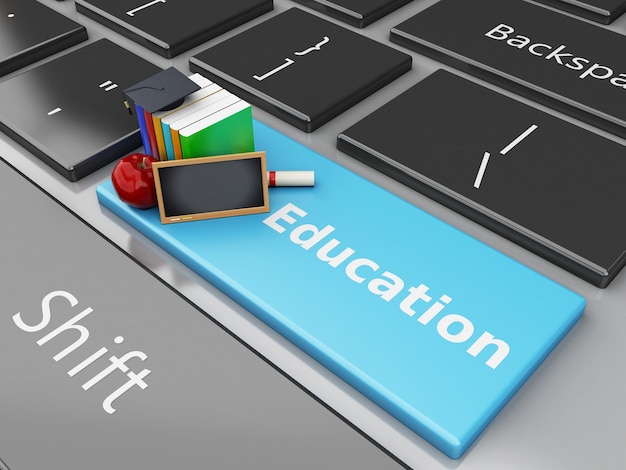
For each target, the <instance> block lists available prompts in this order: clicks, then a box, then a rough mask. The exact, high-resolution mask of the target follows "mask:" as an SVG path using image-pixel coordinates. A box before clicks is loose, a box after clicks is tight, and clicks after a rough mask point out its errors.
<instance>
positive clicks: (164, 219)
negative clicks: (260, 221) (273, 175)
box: [152, 152, 269, 224]
mask: <svg viewBox="0 0 626 470" xmlns="http://www.w3.org/2000/svg"><path fill="white" fill-rule="evenodd" d="M152 169H153V171H154V181H155V185H156V192H157V201H158V205H159V213H160V216H161V223H164V224H169V223H175V222H187V221H191V220H200V219H212V218H217V217H230V216H234V215H244V214H257V213H261V212H268V211H269V196H268V181H267V164H266V157H265V152H250V153H239V154H233V155H224V156H216V157H200V158H189V159H183V160H168V161H161V162H155V163H153V165H152Z"/></svg>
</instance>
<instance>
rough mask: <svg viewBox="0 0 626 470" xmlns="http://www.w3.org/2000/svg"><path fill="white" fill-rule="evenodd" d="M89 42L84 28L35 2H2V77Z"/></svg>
mask: <svg viewBox="0 0 626 470" xmlns="http://www.w3.org/2000/svg"><path fill="white" fill-rule="evenodd" d="M86 39H87V30H86V29H85V27H84V26H82V25H80V24H78V23H76V22H75V21H72V20H70V19H69V18H66V17H65V16H63V15H61V14H60V13H57V12H56V11H54V10H52V9H51V8H48V7H47V6H45V5H42V4H41V3H39V2H37V1H35V0H0V77H1V76H3V75H6V74H8V73H11V72H14V71H15V70H18V69H20V68H22V67H25V66H27V65H30V64H32V63H34V62H37V61H38V60H41V59H43V58H45V57H48V56H50V55H52V54H54V53H56V52H59V51H62V50H63V49H66V48H68V47H70V46H73V45H75V44H78V43H80V42H82V41H85V40H86Z"/></svg>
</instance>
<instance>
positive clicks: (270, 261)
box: [97, 122, 585, 458]
mask: <svg viewBox="0 0 626 470" xmlns="http://www.w3.org/2000/svg"><path fill="white" fill-rule="evenodd" d="M254 131H255V142H256V147H257V150H265V151H266V152H267V164H268V168H280V169H284V170H314V171H315V181H316V183H315V187H313V188H311V187H284V188H271V189H270V211H269V212H267V213H261V214H254V215H245V216H238V217H229V218H221V219H211V220H202V221H195V222H186V223H178V224H167V225H162V224H161V223H160V218H159V213H158V209H157V208H153V209H148V210H140V209H133V208H131V207H130V206H128V205H126V204H125V203H123V202H121V201H120V200H119V199H118V198H117V195H116V194H115V191H114V189H113V187H112V184H111V183H110V181H107V182H105V183H103V184H102V185H100V186H99V187H98V189H97V193H98V198H99V200H100V203H101V204H102V205H103V206H104V207H106V208H108V209H109V210H111V211H112V212H113V213H115V214H117V215H118V216H119V217H121V219H123V220H124V221H126V222H127V223H128V224H130V225H132V226H133V227H135V228H136V229H137V230H139V231H140V232H142V233H143V234H145V235H146V236H147V237H149V238H150V239H152V240H153V241H154V242H155V243H156V244H158V245H159V246H161V247H162V248H164V249H165V250H167V251H168V252H169V253H171V254H172V255H174V256H175V257H176V258H178V259H179V260H180V261H182V262H183V263H185V264H186V265H188V266H189V267H190V268H191V269H193V270H194V271H196V272H197V273H198V274H199V275H201V276H202V277H204V278H205V279H206V280H207V281H208V282H210V283H211V284H213V285H215V286H217V287H218V288H220V289H221V290H222V291H224V292H225V293H226V294H227V295H229V296H231V297H232V298H233V299H234V300H236V301H237V302H239V303H240V304H241V305H242V306H244V307H245V308H247V309H248V310H249V311H250V312H251V313H253V314H254V315H256V316H257V317H258V318H260V319H261V320H263V321H264V322H266V323H267V324H268V325H269V326H271V327H272V328H274V329H275V330H276V331H278V332H279V333H281V334H282V335H284V336H285V337H286V338H287V339H289V340H290V341H292V342H293V343H294V344H296V345H297V346H298V347H300V348H301V349H302V350H304V351H305V352H307V353H308V354H310V355H311V356H312V357H313V358H315V359H316V360H318V361H319V362H320V363H322V364H323V365H324V366H326V367H327V368H328V369H330V370H331V371H333V372H334V373H335V374H337V375H338V376H339V377H341V378H342V379H343V380H345V381H346V382H347V383H349V384H350V385H352V386H353V387H354V388H355V389H357V390H359V391H360V392H361V393H363V394H364V395H365V396H367V397H368V398H369V399H371V400H372V401H373V402H375V403H376V404H378V405H379V406H380V407H381V408H382V409H384V410H385V411H387V412H388V413H390V414H391V415H392V416H394V417H395V418H397V419H398V420H399V421H401V422H402V423H404V424H405V425H406V426H408V427H409V428H410V429H412V430H413V431H415V432H416V433H418V434H419V435H421V436H422V437H423V438H424V439H426V440H427V441H428V442H430V443H432V444H433V445H434V446H436V447H437V448H438V449H440V450H441V451H443V452H444V453H446V454H447V455H448V456H450V457H452V458H458V457H460V456H461V455H462V454H463V453H464V452H465V450H466V449H467V448H468V447H469V446H470V445H471V443H472V442H473V441H474V440H475V439H476V438H477V437H478V435H479V434H480V433H481V431H482V430H483V429H484V428H485V427H486V426H487V424H488V423H489V422H490V421H491V420H492V419H493V418H494V416H495V415H496V414H497V413H498V411H499V410H500V409H501V408H502V407H503V406H504V405H505V403H506V402H507V401H508V400H509V399H510V398H511V396H512V395H513V394H514V393H515V392H516V390H517V389H518V388H519V387H520V386H521V385H522V383H524V381H525V380H526V379H527V378H528V377H529V375H530V374H531V373H532V372H533V370H535V368H536V367H537V366H538V365H539V364H540V363H541V362H542V361H543V359H544V358H545V357H546V356H547V355H548V354H549V353H550V351H551V350H552V349H553V348H554V347H555V346H556V345H557V343H558V342H559V341H560V340H561V339H562V338H563V336H564V335H565V334H566V333H567V332H568V331H569V330H570V328H571V327H572V326H573V325H574V324H575V323H576V321H577V320H578V319H579V318H580V316H581V315H582V313H583V309H584V306H585V301H584V299H583V298H582V297H580V296H579V295H577V294H576V293H573V292H571V291H569V290H567V289H566V288H564V287H562V286H560V285H558V284H556V283H554V282H553V281H551V280H549V279H547V278H545V277H544V276H542V275H540V274H538V273H536V272H534V271H532V270H530V269H528V268H527V267H525V266H523V265H521V264H519V263H518V262H516V261H514V260H512V259H510V258H508V257H506V256H504V255H503V254H501V253H499V252H497V251H495V250H493V249H492V248H490V247H488V246H486V245H484V244H483V243H481V242H479V241H477V240H475V239H473V238H471V237H469V236H467V235H465V234H463V233H462V232H460V231H458V230H457V229H455V228H453V227H451V226H449V225H447V224H445V223H443V222H442V221H440V220H438V219H436V218H434V217H433V216H431V215H429V214H428V213H426V212H424V211H422V210H421V209H419V208H416V207H414V206H412V205H410V204H408V203H407V202H405V201H403V200H401V199H399V198H397V197H396V196H394V195H392V194H391V193H389V192H387V191H385V190H383V189H381V188H380V187H378V186H376V185H374V184H372V183H370V182H368V181H367V180H365V179H363V178H361V177H359V176H358V175H355V174H354V173H352V172H350V171H348V170H346V169H344V168H342V167H340V166H338V165H337V164H335V163H334V162H331V161H330V160H328V159H326V158H324V157H322V156H321V155H319V154H316V153H315V152H313V151H312V150H310V149H307V148H305V147H303V146H301V145H300V144H298V143H297V142H295V141H293V140H291V139H289V138H287V137H286V136H284V135H282V134H279V133H278V132H276V131H275V130H273V129H271V128H269V127H267V126H265V125H263V124H261V123H258V122H255V128H254Z"/></svg>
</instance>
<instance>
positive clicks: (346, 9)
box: [296, 0, 412, 28]
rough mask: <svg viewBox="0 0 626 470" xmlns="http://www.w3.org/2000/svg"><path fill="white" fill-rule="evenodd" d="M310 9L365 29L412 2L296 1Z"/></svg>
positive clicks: (396, 0) (361, 0) (397, 0)
mask: <svg viewBox="0 0 626 470" xmlns="http://www.w3.org/2000/svg"><path fill="white" fill-rule="evenodd" d="M296 1H297V2H298V3H302V4H303V5H306V6H308V7H310V8H314V9H315V10H318V11H321V12H324V13H326V14H327V15H329V16H332V17H334V18H338V19H340V20H342V21H345V22H346V23H348V24H351V25H352V26H356V27H358V28H364V27H365V26H367V25H368V24H370V23H373V22H374V21H376V20H378V19H380V18H382V17H383V16H385V15H387V14H389V13H391V12H392V11H394V10H397V9H398V8H400V7H401V6H403V5H406V4H407V3H409V2H411V1H412V0H334V1H333V0H296Z"/></svg>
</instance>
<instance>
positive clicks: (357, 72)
mask: <svg viewBox="0 0 626 470" xmlns="http://www.w3.org/2000/svg"><path fill="white" fill-rule="evenodd" d="M189 68H190V69H191V71H192V72H199V73H201V74H203V75H204V76H206V77H208V78H209V79H211V80H212V81H214V82H216V83H218V84H219V85H221V86H223V87H224V88H226V89H228V90H229V91H231V92H233V93H234V94H236V95H238V96H241V97H242V98H244V99H245V100H246V101H249V102H250V103H252V104H255V105H256V106H258V107H260V108H263V109H265V110H266V111H268V112H270V113H273V114H275V115H276V116H278V117H279V118H281V119H283V120H285V121H287V122H288V123H290V124H292V125H294V126H296V127H298V128H299V129H302V130H304V131H306V132H311V131H313V130H315V129H316V128H318V127H319V126H321V125H322V124H324V123H326V122H327V121H329V120H330V119H332V118H334V117H335V116H337V115H339V114H340V113H342V112H343V111H345V110H346V109H348V108H349V107H350V106H353V105H354V104H356V103H358V102H359V101H361V100H362V99H363V98H365V97H367V96H369V95H370V94H372V93H374V92H375V91H377V90H378V89H379V88H382V87H383V86H385V85H386V84H388V83H389V82H391V81H392V80H394V79H395V78H397V77H399V76H400V75H402V74H403V73H405V72H408V71H409V70H410V69H411V56H410V55H408V54H405V53H403V52H400V51H398V50H396V49H394V48H392V47H390V46H388V45H386V44H381V43H379V42H377V41H374V40H372V39H370V38H367V37H365V36H362V35H360V34H358V33H355V32H354V31H351V30H349V29H347V28H344V27H342V26H339V25H338V24H336V23H333V22H331V21H327V20H325V19H323V18H320V17H318V16H316V15H313V14H311V13H308V12H305V11H304V10H301V9H299V8H291V9H289V10H287V11H285V12H283V13H280V14H279V15H276V16H274V17H272V18H270V19H269V20H266V21H264V22H263V23H259V24H258V25H256V26H253V27H252V28H249V29H248V30H246V31H243V32H242V33H239V34H238V35H236V36H233V37H232V38H229V39H227V40H225V41H222V42H221V43H219V44H217V45H215V46H212V47H210V48H208V49H207V50H205V51H203V52H200V53H199V54H196V55H195V56H193V57H191V59H190V60H189Z"/></svg>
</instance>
